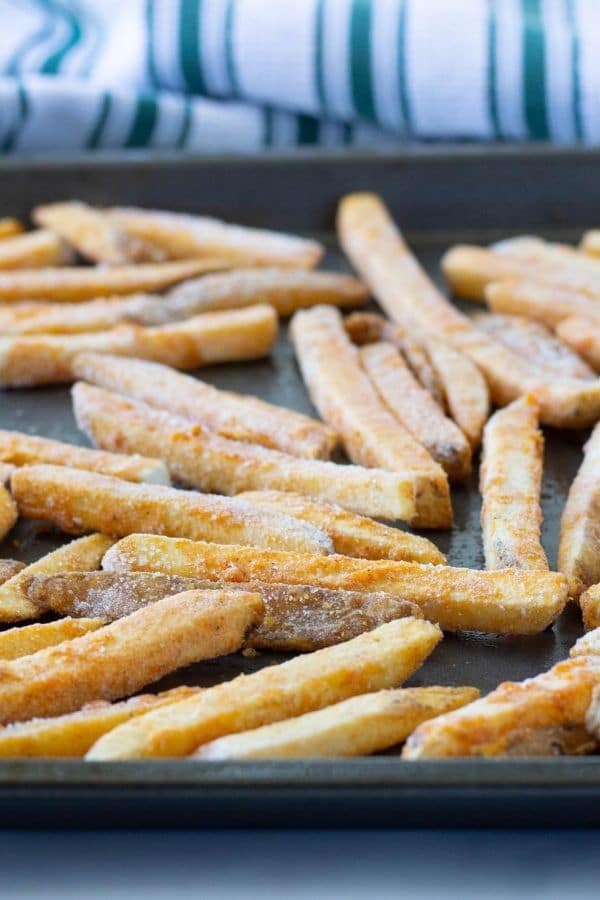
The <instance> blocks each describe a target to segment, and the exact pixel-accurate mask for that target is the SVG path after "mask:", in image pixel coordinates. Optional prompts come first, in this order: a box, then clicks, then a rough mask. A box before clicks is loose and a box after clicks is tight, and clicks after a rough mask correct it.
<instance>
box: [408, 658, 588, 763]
mask: <svg viewBox="0 0 600 900" xmlns="http://www.w3.org/2000/svg"><path fill="white" fill-rule="evenodd" d="M597 684H600V661H598V660H597V659H596V660H594V659H593V658H586V657H581V658H579V659H569V660H565V661H564V662H560V663H558V665H556V666H554V667H553V668H552V669H550V670H549V671H547V672H543V673H542V674H541V675H537V676H536V677H535V678H528V679H526V680H525V681H521V682H511V681H507V682H504V683H503V684H501V685H500V686H499V687H497V688H496V690H495V691H492V693H491V694H488V695H487V697H483V698H482V699H481V700H476V701H475V702H474V703H470V704H469V705H468V706H464V707H462V709H459V710H456V711H455V712H451V713H447V714H446V715H443V716H439V717H438V718H437V719H432V720H431V721H429V722H425V723H424V724H423V725H420V726H419V727H418V728H417V730H416V731H415V732H414V733H413V734H412V735H411V736H410V737H409V739H408V741H407V742H406V745H405V747H404V751H403V753H402V756H403V758H404V759H429V758H440V757H448V756H504V755H516V754H519V755H522V752H523V751H522V745H523V744H524V745H525V746H530V744H531V741H532V738H535V737H536V736H541V737H542V738H543V737H544V735H545V734H546V733H547V732H548V731H549V730H550V732H551V733H552V732H554V730H555V729H559V732H560V730H562V729H565V730H567V731H568V730H569V729H581V726H582V725H584V724H585V715H586V711H587V708H588V706H589V704H590V700H591V696H592V691H593V689H594V687H595V686H596V685H597ZM544 743H545V744H546V746H545V747H544ZM540 744H541V746H540V745H538V746H536V749H535V751H534V753H537V754H540V753H546V754H548V755H553V754H556V753H557V752H560V745H559V747H558V748H557V747H555V746H553V744H552V741H550V742H548V741H546V742H544V741H541V742H540ZM585 749H590V748H589V746H588V747H586V748H585Z"/></svg>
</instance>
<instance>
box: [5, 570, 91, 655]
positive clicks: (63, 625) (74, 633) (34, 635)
mask: <svg viewBox="0 0 600 900" xmlns="http://www.w3.org/2000/svg"><path fill="white" fill-rule="evenodd" d="M34 577H35V576H34ZM38 577H39V576H38ZM101 625H104V622H103V620H102V619H98V618H93V619H88V618H80V619H71V618H66V619H59V620H58V621H57V622H44V623H40V622H35V623H34V624H33V625H24V626H22V627H20V628H9V629H8V631H1V632H0V660H2V659H18V658H19V657H21V656H29V655H30V654H31V653H36V652H37V651H38V650H43V649H44V647H54V646H55V645H56V644H61V643H62V642H63V641H71V640H73V638H76V637H81V635H82V634H87V633H88V632H89V631H95V630H96V629H97V628H100V626H101Z"/></svg>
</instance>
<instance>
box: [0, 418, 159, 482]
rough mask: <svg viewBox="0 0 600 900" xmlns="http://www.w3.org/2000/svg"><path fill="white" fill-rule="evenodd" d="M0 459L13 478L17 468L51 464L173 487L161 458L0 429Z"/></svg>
mask: <svg viewBox="0 0 600 900" xmlns="http://www.w3.org/2000/svg"><path fill="white" fill-rule="evenodd" d="M0 460H2V464H8V465H7V468H8V469H9V476H8V477H9V478H10V475H12V473H13V471H14V469H15V467H16V466H28V465H35V464H36V463H50V464H52V465H58V466H70V467H71V468H73V469H87V470H88V471H90V472H98V473H99V474H102V475H112V476H113V477H115V478H124V479H125V481H148V482H151V483H153V484H169V473H168V472H167V469H166V466H165V464H164V463H163V461H162V460H160V459H151V458H148V457H146V456H137V455H134V456H127V455H125V454H124V453H106V452H105V451H104V450H89V449H88V448H87V447H78V446H77V445H76V444H68V443H66V442H64V441H55V440H52V439H51V438H44V437H38V436H36V435H32V434H23V433H22V432H20V431H2V430H0Z"/></svg>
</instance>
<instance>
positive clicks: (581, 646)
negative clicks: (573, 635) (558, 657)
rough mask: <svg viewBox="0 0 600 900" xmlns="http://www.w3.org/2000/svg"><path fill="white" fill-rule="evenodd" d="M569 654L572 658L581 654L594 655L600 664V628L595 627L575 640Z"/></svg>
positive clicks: (585, 655)
mask: <svg viewBox="0 0 600 900" xmlns="http://www.w3.org/2000/svg"><path fill="white" fill-rule="evenodd" d="M569 656H570V657H571V658H572V659H576V658H577V657H580V656H584V657H593V658H595V660H596V662H597V663H598V664H600V628H593V629H592V630H591V631H588V632H586V634H584V635H583V636H582V637H580V638H579V640H577V641H575V643H574V644H573V646H572V647H571V650H570V652H569Z"/></svg>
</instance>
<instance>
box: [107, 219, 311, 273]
mask: <svg viewBox="0 0 600 900" xmlns="http://www.w3.org/2000/svg"><path fill="white" fill-rule="evenodd" d="M106 212H107V214H108V216H109V218H110V220H111V221H113V222H115V223H116V224H117V225H119V226H121V228H124V229H125V231H127V233H128V234H131V235H134V236H135V237H138V238H142V239H143V240H147V241H151V242H152V244H155V245H156V246H158V247H160V248H161V249H163V250H164V251H165V252H166V253H167V254H168V255H169V257H170V258H171V259H188V258H190V257H200V258H204V257H206V256H216V257H219V258H221V259H226V260H228V261H229V262H230V263H231V264H232V265H236V266H240V265H247V266H248V265H252V266H265V265H267V266H269V265H271V266H273V265H276V266H301V267H305V268H307V269H312V267H313V266H315V265H316V264H317V263H318V261H319V260H320V258H321V256H322V255H323V252H324V248H323V247H322V246H321V244H319V243H317V241H311V240H307V239H305V238H300V237H296V236H295V235H292V234H285V233H283V232H279V231H266V230H264V229H263V230H261V229H259V228H245V227H243V226H241V225H229V224H227V223H225V222H221V221H220V220H219V219H211V218H209V217H208V216H191V215H186V214H184V213H173V212H162V211H161V210H154V209H135V208H134V207H117V206H113V207H110V208H109V209H108V210H106Z"/></svg>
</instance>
